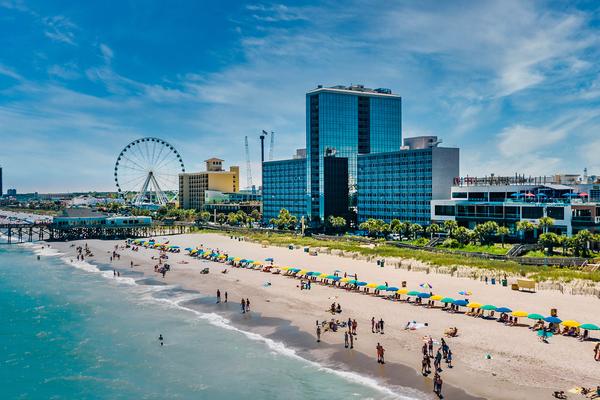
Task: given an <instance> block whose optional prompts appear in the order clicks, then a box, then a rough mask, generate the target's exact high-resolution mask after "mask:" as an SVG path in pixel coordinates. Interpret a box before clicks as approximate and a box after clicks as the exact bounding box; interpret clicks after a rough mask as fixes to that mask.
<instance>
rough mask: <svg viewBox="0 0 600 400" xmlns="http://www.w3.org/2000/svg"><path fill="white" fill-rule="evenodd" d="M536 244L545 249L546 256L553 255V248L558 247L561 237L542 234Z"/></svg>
mask: <svg viewBox="0 0 600 400" xmlns="http://www.w3.org/2000/svg"><path fill="white" fill-rule="evenodd" d="M538 243H539V244H540V245H542V246H543V247H544V249H547V253H546V254H548V255H552V254H554V247H556V246H559V245H560V243H561V237H560V236H559V235H557V234H556V233H554V232H550V233H542V234H541V235H540V237H539V238H538Z"/></svg>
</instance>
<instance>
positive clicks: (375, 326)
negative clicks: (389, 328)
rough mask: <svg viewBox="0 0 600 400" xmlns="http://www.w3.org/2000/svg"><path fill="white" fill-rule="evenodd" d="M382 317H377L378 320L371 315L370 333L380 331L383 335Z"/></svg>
mask: <svg viewBox="0 0 600 400" xmlns="http://www.w3.org/2000/svg"><path fill="white" fill-rule="evenodd" d="M383 326H384V322H383V318H379V321H376V320H375V317H371V333H380V334H382V335H383Z"/></svg>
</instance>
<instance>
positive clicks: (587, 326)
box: [579, 324, 600, 331]
mask: <svg viewBox="0 0 600 400" xmlns="http://www.w3.org/2000/svg"><path fill="white" fill-rule="evenodd" d="M579 328H580V329H587V330H588V331H600V326H598V325H594V324H583V325H580V326H579Z"/></svg>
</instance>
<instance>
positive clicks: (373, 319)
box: [371, 317, 375, 333]
mask: <svg viewBox="0 0 600 400" xmlns="http://www.w3.org/2000/svg"><path fill="white" fill-rule="evenodd" d="M371 333H375V317H372V318H371Z"/></svg>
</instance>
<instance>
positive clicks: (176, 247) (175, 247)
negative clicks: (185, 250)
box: [169, 246, 180, 249]
mask: <svg viewBox="0 0 600 400" xmlns="http://www.w3.org/2000/svg"><path fill="white" fill-rule="evenodd" d="M169 247H170V248H172V249H179V248H180V247H179V246H169Z"/></svg>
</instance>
